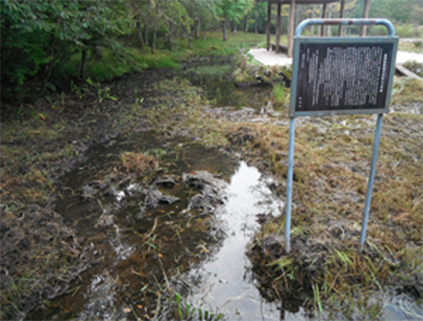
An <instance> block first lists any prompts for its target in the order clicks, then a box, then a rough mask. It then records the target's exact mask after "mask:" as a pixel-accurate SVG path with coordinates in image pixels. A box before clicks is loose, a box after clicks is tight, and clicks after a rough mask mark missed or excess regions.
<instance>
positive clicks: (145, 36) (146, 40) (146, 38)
mask: <svg viewBox="0 0 423 321" xmlns="http://www.w3.org/2000/svg"><path fill="white" fill-rule="evenodd" d="M144 39H145V45H146V46H147V47H148V25H145V30H144Z"/></svg>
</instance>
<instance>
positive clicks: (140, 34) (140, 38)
mask: <svg viewBox="0 0 423 321" xmlns="http://www.w3.org/2000/svg"><path fill="white" fill-rule="evenodd" d="M137 39H138V43H139V45H140V46H141V47H143V46H144V39H143V38H142V28H141V23H140V22H139V21H137Z"/></svg>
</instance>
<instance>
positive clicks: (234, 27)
mask: <svg viewBox="0 0 423 321" xmlns="http://www.w3.org/2000/svg"><path fill="white" fill-rule="evenodd" d="M232 27H233V31H232V32H233V33H234V34H235V33H236V22H235V20H234V21H232Z"/></svg>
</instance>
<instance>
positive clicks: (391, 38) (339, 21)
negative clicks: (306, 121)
mask: <svg viewBox="0 0 423 321" xmlns="http://www.w3.org/2000/svg"><path fill="white" fill-rule="evenodd" d="M374 24H376V25H384V26H385V27H386V28H387V29H388V34H389V36H388V37H360V38H359V37H351V38H350V37H335V38H330V37H322V38H311V37H301V32H302V30H303V29H304V27H306V26H308V25H361V26H362V25H374ZM398 40H399V38H398V37H395V29H394V26H393V25H392V23H391V22H390V21H388V20H386V19H307V20H305V21H303V22H301V23H300V24H299V25H298V27H297V29H296V31H295V38H294V56H293V71H292V82H291V104H290V110H289V116H290V119H289V143H288V173H287V192H286V206H285V208H286V214H285V252H286V253H287V254H288V253H289V252H290V234H291V207H292V186H293V173H294V137H295V117H301V116H326V115H348V114H375V113H376V114H378V117H377V121H376V132H375V139H374V144H373V154H372V161H371V168H370V175H369V181H368V186H367V193H366V203H365V205H364V213H363V221H362V227H361V235H360V250H359V252H362V251H363V249H364V242H365V239H366V231H367V224H368V219H369V211H370V203H371V199H372V191H373V183H374V178H375V173H376V163H377V158H378V152H379V142H380V136H381V132H382V120H383V114H384V113H387V112H388V111H389V102H390V96H391V92H392V82H393V76H394V73H395V60H396V54H397V50H398ZM349 42H354V43H363V44H369V43H373V44H374V43H376V44H382V43H389V44H391V43H392V44H393V49H392V54H391V61H390V63H391V64H390V67H389V74H388V75H387V76H388V77H389V79H388V85H387V88H386V89H387V93H386V96H385V103H384V105H385V106H383V107H381V108H366V109H363V108H360V109H340V110H319V111H301V112H298V111H296V110H295V104H296V98H297V85H298V84H297V82H298V66H299V58H298V57H299V52H300V45H301V44H302V43H321V44H327V43H330V44H343V43H349Z"/></svg>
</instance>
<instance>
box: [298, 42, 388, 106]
mask: <svg viewBox="0 0 423 321" xmlns="http://www.w3.org/2000/svg"><path fill="white" fill-rule="evenodd" d="M393 51H394V43H392V42H387V43H380V42H379V43H373V44H372V43H368V42H367V43H359V42H358V43H339V44H338V43H300V46H299V56H298V57H297V59H298V78H297V95H296V104H295V112H313V111H329V112H331V111H337V110H359V109H361V110H365V109H383V108H385V107H386V101H387V98H388V96H387V95H388V83H389V79H390V75H389V73H390V71H391V61H392V55H393Z"/></svg>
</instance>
